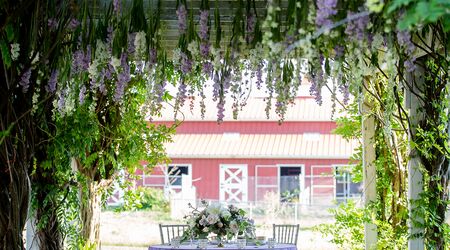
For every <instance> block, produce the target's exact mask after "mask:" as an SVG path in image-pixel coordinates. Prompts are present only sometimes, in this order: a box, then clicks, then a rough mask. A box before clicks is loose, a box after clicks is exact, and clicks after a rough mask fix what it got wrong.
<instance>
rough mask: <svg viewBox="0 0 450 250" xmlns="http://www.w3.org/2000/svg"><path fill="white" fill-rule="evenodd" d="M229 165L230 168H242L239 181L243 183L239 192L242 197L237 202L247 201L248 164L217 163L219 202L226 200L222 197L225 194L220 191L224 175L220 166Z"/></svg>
mask: <svg viewBox="0 0 450 250" xmlns="http://www.w3.org/2000/svg"><path fill="white" fill-rule="evenodd" d="M229 167H231V168H238V167H239V168H241V169H242V173H241V175H242V180H241V183H242V184H243V185H242V186H243V187H242V192H241V197H242V199H241V201H239V202H247V201H248V164H219V200H220V201H221V202H227V201H226V200H225V197H224V196H225V195H224V194H223V193H222V187H221V186H222V183H221V180H222V179H223V178H225V176H223V175H224V174H225V172H223V171H222V168H229ZM222 177H223V178H222ZM230 177H231V176H230ZM231 178H234V177H231Z"/></svg>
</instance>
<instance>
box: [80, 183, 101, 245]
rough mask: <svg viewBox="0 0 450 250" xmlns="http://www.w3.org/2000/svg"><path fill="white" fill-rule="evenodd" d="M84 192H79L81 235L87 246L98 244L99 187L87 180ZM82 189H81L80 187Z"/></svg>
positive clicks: (97, 184)
mask: <svg viewBox="0 0 450 250" xmlns="http://www.w3.org/2000/svg"><path fill="white" fill-rule="evenodd" d="M86 184H87V186H86V190H80V201H81V222H82V223H83V228H82V231H81V235H82V237H83V239H85V241H86V243H88V244H91V245H92V244H95V245H97V246H98V245H99V243H100V212H101V197H102V193H101V186H100V185H99V183H97V182H96V181H93V180H91V179H87V183H86ZM81 189H83V187H81Z"/></svg>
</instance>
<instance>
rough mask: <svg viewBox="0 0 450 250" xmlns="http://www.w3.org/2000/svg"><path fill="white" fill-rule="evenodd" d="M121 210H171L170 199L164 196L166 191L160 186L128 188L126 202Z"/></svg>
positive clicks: (125, 196)
mask: <svg viewBox="0 0 450 250" xmlns="http://www.w3.org/2000/svg"><path fill="white" fill-rule="evenodd" d="M117 210H119V211H129V210H151V211H162V212H169V201H168V200H167V199H166V198H165V197H164V191H163V190H162V189H159V188H146V187H138V188H136V189H135V190H128V191H126V192H125V195H124V204H123V206H121V207H119V208H118V209H117Z"/></svg>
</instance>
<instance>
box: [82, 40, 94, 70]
mask: <svg viewBox="0 0 450 250" xmlns="http://www.w3.org/2000/svg"><path fill="white" fill-rule="evenodd" d="M91 54H92V48H91V45H88V46H87V48H86V53H85V54H84V59H83V70H87V69H88V68H89V64H90V63H91Z"/></svg>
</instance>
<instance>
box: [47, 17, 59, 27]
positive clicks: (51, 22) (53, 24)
mask: <svg viewBox="0 0 450 250" xmlns="http://www.w3.org/2000/svg"><path fill="white" fill-rule="evenodd" d="M47 25H48V27H49V28H50V30H56V29H57V28H58V20H57V19H56V18H49V19H48V20H47Z"/></svg>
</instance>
